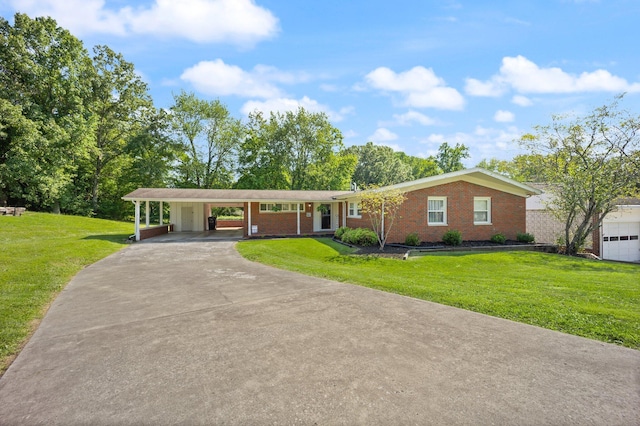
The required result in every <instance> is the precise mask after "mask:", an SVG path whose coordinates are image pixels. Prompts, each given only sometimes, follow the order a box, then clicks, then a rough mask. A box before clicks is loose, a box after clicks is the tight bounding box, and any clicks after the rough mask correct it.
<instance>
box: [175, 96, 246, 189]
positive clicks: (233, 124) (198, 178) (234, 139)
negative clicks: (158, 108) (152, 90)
mask: <svg viewBox="0 0 640 426" xmlns="http://www.w3.org/2000/svg"><path fill="white" fill-rule="evenodd" d="M171 117H172V126H173V132H174V134H175V135H176V137H177V138H178V140H179V141H180V142H181V143H182V145H183V153H182V155H181V156H180V165H179V168H178V178H177V182H176V183H177V185H179V186H192V187H197V188H228V187H230V186H231V185H232V183H233V180H234V178H235V169H236V158H237V151H238V148H239V146H240V143H241V142H242V138H243V136H244V134H245V128H244V126H243V125H242V123H241V122H240V120H238V119H236V118H233V117H232V116H231V114H230V113H229V110H228V109H227V107H226V106H225V105H224V104H222V103H221V102H220V101H219V100H214V101H206V100H203V99H199V98H197V97H196V96H195V94H193V93H187V92H184V91H182V92H180V93H179V94H178V95H175V96H174V104H173V106H172V107H171Z"/></svg>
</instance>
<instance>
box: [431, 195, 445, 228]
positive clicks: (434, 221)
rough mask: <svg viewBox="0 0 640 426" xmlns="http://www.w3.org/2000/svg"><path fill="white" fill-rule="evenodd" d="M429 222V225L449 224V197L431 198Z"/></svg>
mask: <svg viewBox="0 0 640 426" xmlns="http://www.w3.org/2000/svg"><path fill="white" fill-rule="evenodd" d="M427 200H428V212H427V221H428V223H429V225H446V224H447V197H429V198H428V199H427Z"/></svg>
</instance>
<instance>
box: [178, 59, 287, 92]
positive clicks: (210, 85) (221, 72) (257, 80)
mask: <svg viewBox="0 0 640 426" xmlns="http://www.w3.org/2000/svg"><path fill="white" fill-rule="evenodd" d="M256 68H258V69H256ZM256 68H254V70H253V71H251V72H247V71H244V70H243V69H242V68H240V67H238V66H235V65H227V64H225V63H224V62H223V61H222V60H221V59H216V60H215V61H202V62H199V63H198V64H196V65H194V66H192V67H191V68H187V69H186V70H185V71H184V72H183V73H182V75H181V76H180V79H181V80H183V81H187V82H189V83H191V84H192V85H193V86H194V87H195V88H196V89H197V90H198V91H200V92H203V93H206V94H208V95H214V96H227V95H237V96H244V97H257V98H273V97H278V96H281V93H280V90H279V89H278V88H277V87H276V86H274V85H273V84H271V83H270V82H269V80H272V79H274V78H273V75H272V76H271V78H270V76H268V75H266V73H264V72H262V71H264V70H263V69H262V68H259V67H256ZM261 70H262V71H261ZM270 72H271V73H272V74H274V73H275V72H274V71H273V70H271V71H270ZM276 80H277V78H276Z"/></svg>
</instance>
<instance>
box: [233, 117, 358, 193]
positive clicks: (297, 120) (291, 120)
mask: <svg viewBox="0 0 640 426" xmlns="http://www.w3.org/2000/svg"><path fill="white" fill-rule="evenodd" d="M343 148H344V146H343V143H342V134H341V133H340V130H338V129H337V128H335V127H334V126H333V125H332V124H331V123H330V122H329V119H328V118H327V116H326V114H324V113H313V112H308V111H306V110H305V109H303V108H300V109H298V110H297V111H295V112H291V111H290V112H286V113H284V114H282V113H271V114H270V117H269V119H268V120H267V119H266V118H265V117H264V116H263V115H262V113H259V112H256V113H252V114H250V115H249V121H248V123H247V137H246V139H245V140H244V142H243V144H242V148H241V154H240V156H239V164H240V178H239V180H238V183H237V186H238V187H240V188H269V189H348V187H349V181H350V177H351V174H352V173H353V167H354V165H355V157H354V156H353V155H349V154H347V153H344V152H343Z"/></svg>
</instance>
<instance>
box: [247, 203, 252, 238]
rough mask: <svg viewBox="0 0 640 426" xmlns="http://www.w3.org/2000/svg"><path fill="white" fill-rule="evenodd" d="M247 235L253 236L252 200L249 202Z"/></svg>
mask: <svg viewBox="0 0 640 426" xmlns="http://www.w3.org/2000/svg"><path fill="white" fill-rule="evenodd" d="M247 235H248V236H251V201H249V202H247Z"/></svg>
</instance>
